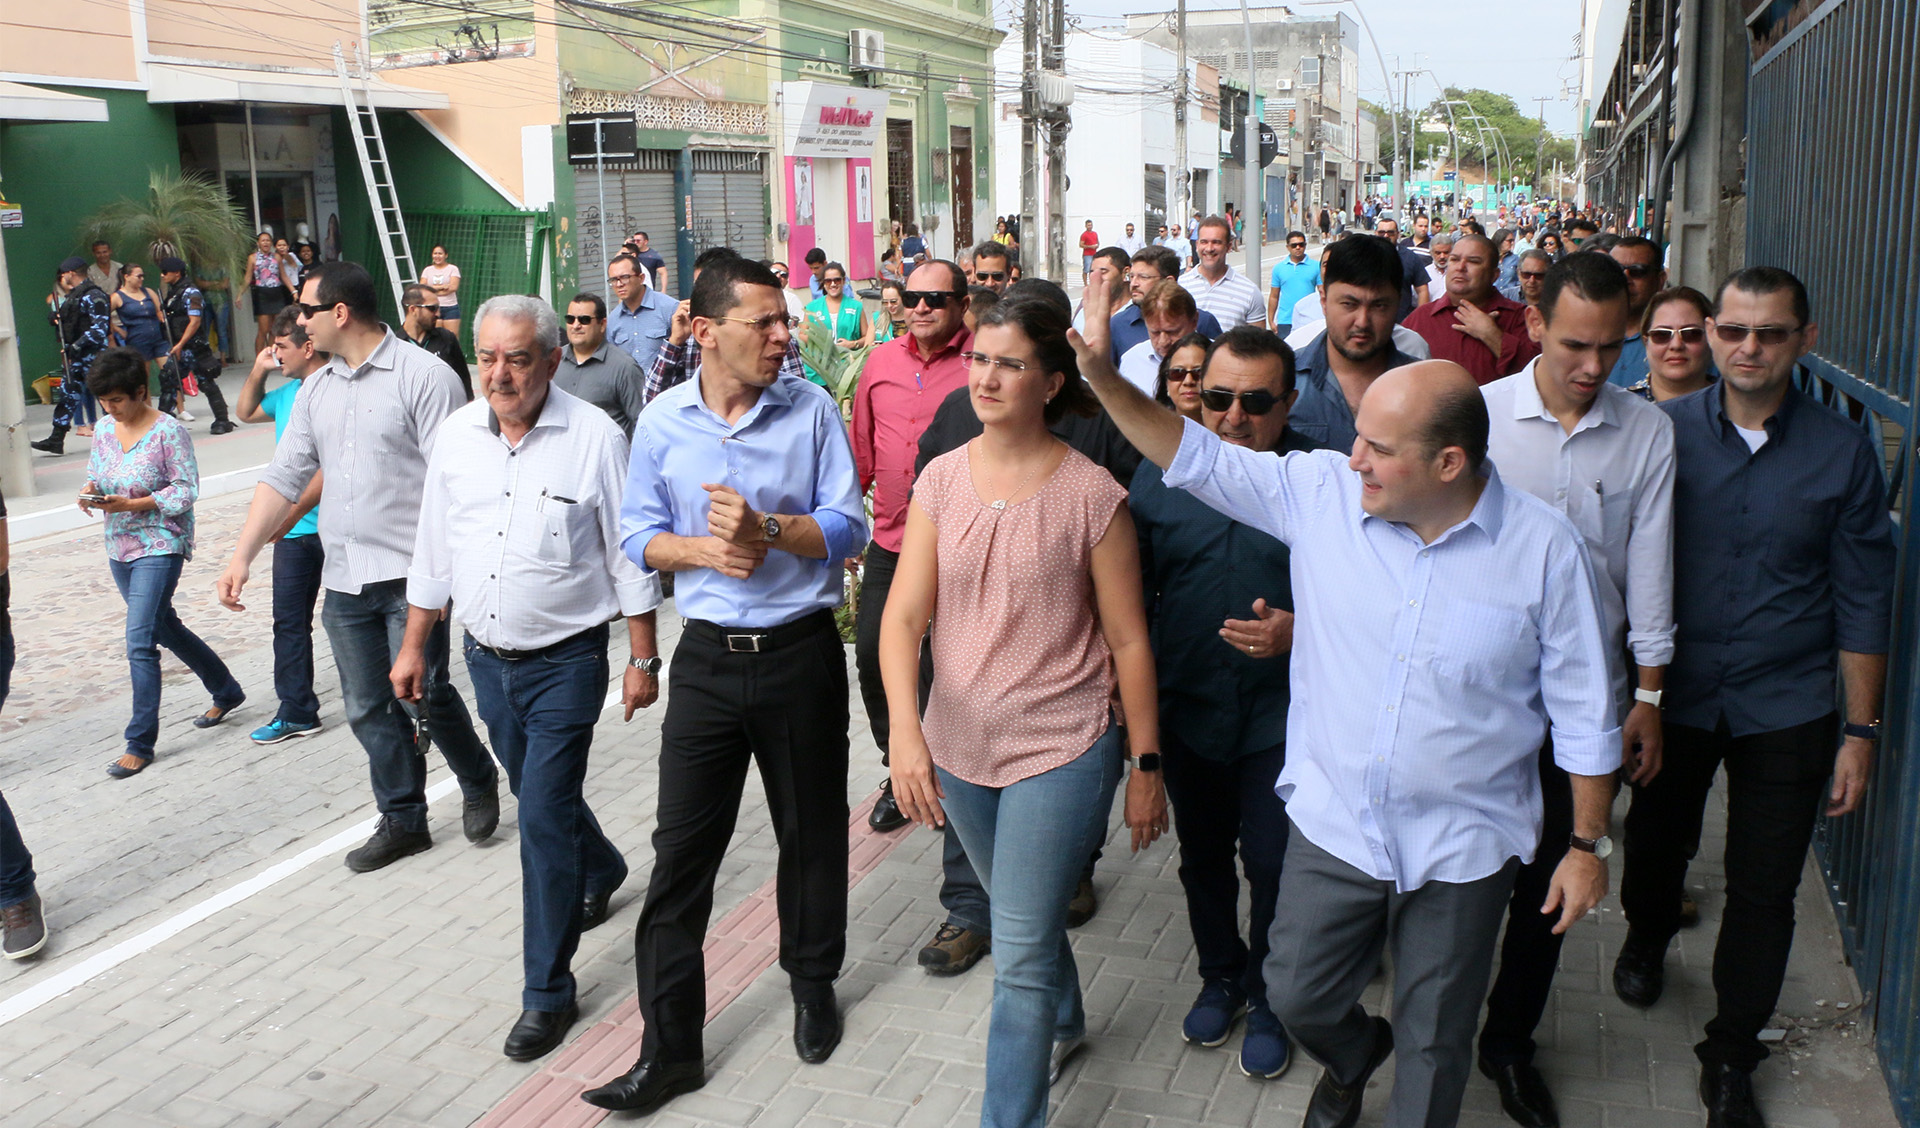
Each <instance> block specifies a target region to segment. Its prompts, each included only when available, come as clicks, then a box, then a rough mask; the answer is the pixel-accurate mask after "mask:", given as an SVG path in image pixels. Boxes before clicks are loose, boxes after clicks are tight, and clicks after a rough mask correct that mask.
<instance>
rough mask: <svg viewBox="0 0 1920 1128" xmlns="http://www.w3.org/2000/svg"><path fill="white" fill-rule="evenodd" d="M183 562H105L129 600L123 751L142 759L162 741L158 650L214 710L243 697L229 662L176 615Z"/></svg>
mask: <svg viewBox="0 0 1920 1128" xmlns="http://www.w3.org/2000/svg"><path fill="white" fill-rule="evenodd" d="M185 564H186V560H185V559H184V558H183V557H180V556H174V555H168V556H142V557H141V558H140V559H138V560H109V561H107V566H108V567H109V568H110V569H112V571H113V582H114V584H115V585H116V586H118V587H119V589H120V598H122V599H124V600H126V601H127V665H128V666H129V667H130V668H131V670H132V674H133V718H132V719H131V720H129V721H128V722H127V734H126V735H127V752H128V753H129V754H131V755H134V756H138V757H140V758H141V759H142V760H151V759H153V744H154V741H156V740H158V739H159V738H160V648H161V647H163V646H164V647H166V648H167V649H168V650H171V651H173V653H174V656H175V657H177V658H179V659H180V660H181V661H182V662H185V663H186V664H187V668H188V669H190V670H192V671H193V672H194V674H195V675H197V676H198V677H199V678H200V684H201V685H204V686H206V687H207V692H208V693H211V694H213V704H214V706H215V707H216V708H220V709H231V708H233V707H234V706H235V705H238V704H240V702H241V701H242V700H244V699H245V698H246V693H245V692H243V691H242V690H241V688H240V683H239V682H236V681H234V680H233V674H231V673H230V672H228V670H227V664H226V663H225V662H222V661H221V660H220V656H219V655H218V654H215V653H214V652H213V648H212V647H210V646H208V645H207V644H206V643H204V642H202V641H200V636H199V635H196V634H194V633H193V632H192V631H190V630H188V629H187V625H186V624H185V623H182V622H181V621H180V616H179V615H177V614H175V613H174V610H173V589H174V588H175V587H177V586H178V585H179V583H180V569H181V568H182V567H183V566H185Z"/></svg>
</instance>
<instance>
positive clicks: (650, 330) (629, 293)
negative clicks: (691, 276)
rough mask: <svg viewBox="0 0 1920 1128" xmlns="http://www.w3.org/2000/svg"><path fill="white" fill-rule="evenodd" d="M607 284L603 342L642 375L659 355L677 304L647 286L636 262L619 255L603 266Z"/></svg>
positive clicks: (633, 259)
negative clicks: (621, 353) (608, 298)
mask: <svg viewBox="0 0 1920 1128" xmlns="http://www.w3.org/2000/svg"><path fill="white" fill-rule="evenodd" d="M607 284H608V285H609V286H611V287H613V301H612V302H610V303H609V304H608V307H607V340H608V341H609V342H610V343H611V344H613V345H615V346H617V347H618V348H620V349H622V350H624V351H625V352H626V354H627V355H628V356H630V357H632V358H633V362H634V363H635V364H637V365H639V366H640V371H642V372H645V371H646V370H647V369H648V368H651V367H652V366H653V358H654V357H656V356H659V355H660V346H662V345H664V344H666V343H667V334H668V332H669V331H670V330H671V329H672V328H673V311H674V310H676V309H678V308H679V307H680V303H679V302H676V301H674V300H673V299H672V298H669V297H667V296H666V295H665V294H662V293H660V292H659V291H658V290H655V289H654V288H653V287H651V286H648V285H647V276H646V275H645V274H644V273H642V272H641V270H640V260H638V259H636V258H634V257H633V256H632V255H619V256H616V257H615V258H614V260H613V261H612V262H611V263H608V264H607Z"/></svg>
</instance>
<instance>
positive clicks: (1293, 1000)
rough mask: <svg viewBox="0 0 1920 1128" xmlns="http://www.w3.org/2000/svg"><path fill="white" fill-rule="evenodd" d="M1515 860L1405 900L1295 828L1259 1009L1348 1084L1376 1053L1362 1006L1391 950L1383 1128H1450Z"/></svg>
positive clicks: (1428, 887) (1517, 864)
mask: <svg viewBox="0 0 1920 1128" xmlns="http://www.w3.org/2000/svg"><path fill="white" fill-rule="evenodd" d="M1519 868H1520V862H1519V859H1517V858H1509V859H1508V860H1507V864H1506V865H1505V866H1504V867H1502V868H1501V869H1500V871H1499V872H1498V873H1495V874H1492V875H1491V876H1488V877H1484V878H1481V879H1480V880H1478V881H1470V882H1466V883H1463V884H1453V883H1449V882H1443V881H1430V882H1428V883H1427V884H1425V885H1423V886H1421V887H1420V888H1418V889H1415V890H1413V891H1412V892H1408V893H1396V892H1395V891H1394V888H1393V883H1392V882H1388V881H1376V880H1374V879H1373V878H1371V877H1368V876H1367V875H1366V874H1364V873H1362V872H1361V871H1359V870H1357V869H1355V868H1354V867H1352V866H1350V865H1348V864H1347V863H1345V862H1343V861H1341V860H1340V859H1339V858H1336V857H1334V856H1333V855H1332V854H1329V853H1327V852H1326V851H1325V850H1322V849H1320V848H1319V847H1318V846H1315V845H1314V844H1313V843H1312V842H1311V841H1309V840H1308V839H1307V836H1306V835H1305V834H1304V833H1302V832H1301V831H1300V828H1299V827H1297V826H1296V827H1294V828H1293V833H1292V835H1291V836H1290V837H1289V838H1288V840H1287V860H1286V864H1285V865H1284V866H1282V867H1281V870H1280V911H1279V912H1278V914H1276V915H1275V917H1274V921H1273V931H1272V933H1271V938H1272V950H1271V952H1270V953H1269V955H1268V956H1267V964H1266V970H1267V999H1268V1002H1269V1003H1271V1004H1272V1006H1273V1012H1274V1014H1275V1015H1277V1016H1278V1017H1279V1019H1280V1021H1281V1022H1282V1023H1283V1024H1285V1026H1286V1028H1287V1032H1288V1033H1289V1034H1291V1035H1293V1040H1294V1041H1295V1042H1297V1043H1299V1045H1300V1048H1301V1049H1304V1050H1306V1051H1307V1052H1308V1053H1309V1054H1312V1055H1313V1057H1314V1059H1315V1060H1317V1061H1319V1062H1320V1064H1321V1065H1324V1066H1326V1068H1327V1071H1328V1072H1329V1073H1331V1074H1332V1075H1333V1078H1334V1080H1336V1081H1339V1082H1341V1083H1343V1084H1351V1083H1352V1082H1353V1081H1354V1080H1356V1079H1357V1078H1358V1077H1359V1076H1360V1072H1361V1070H1363V1069H1365V1068H1366V1065H1367V1060H1368V1058H1369V1056H1370V1055H1371V1054H1372V1052H1373V1038H1374V1033H1373V1020H1372V1019H1370V1018H1368V1017H1367V1013H1366V1011H1365V1009H1363V1008H1362V1007H1361V1006H1360V994H1361V992H1362V991H1364V990H1366V986H1367V982H1368V981H1369V980H1370V979H1371V978H1372V977H1373V971H1374V968H1375V967H1376V966H1377V965H1378V964H1379V961H1380V950H1381V948H1382V947H1383V946H1384V945H1386V944H1389V943H1391V944H1392V946H1393V1043H1394V1050H1395V1053H1396V1055H1397V1058H1398V1060H1397V1062H1396V1064H1395V1065H1394V1078H1393V1096H1392V1097H1391V1098H1390V1099H1389V1101H1388V1104H1387V1117H1386V1124H1387V1125H1388V1126H1389V1128H1452V1125H1453V1124H1454V1123H1455V1122H1456V1121H1458V1120H1459V1118H1460V1098H1461V1095H1462V1094H1463V1093H1464V1092H1465V1091H1466V1088H1467V1078H1468V1077H1469V1075H1470V1074H1471V1072H1472V1065H1473V1035H1474V1030H1475V1028H1476V1027H1477V1025H1478V1024H1479V1020H1480V1004H1481V1002H1482V1001H1483V1000H1484V999H1485V998H1486V997H1487V979H1488V977H1489V976H1490V974H1491V973H1492V969H1493V949H1494V940H1495V938H1496V937H1497V936H1498V934H1499V930H1500V921H1501V919H1502V917H1503V916H1504V915H1505V913H1506V908H1507V899H1508V897H1509V896H1510V895H1511V893H1512V890H1513V878H1514V874H1515V873H1516V872H1517V871H1518V870H1519Z"/></svg>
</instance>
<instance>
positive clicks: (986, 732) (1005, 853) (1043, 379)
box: [880, 298, 1167, 1128]
mask: <svg viewBox="0 0 1920 1128" xmlns="http://www.w3.org/2000/svg"><path fill="white" fill-rule="evenodd" d="M1067 329H1068V318H1067V314H1066V312H1065V311H1064V310H1060V309H1057V308H1056V307H1055V306H1054V305H1052V304H1050V303H1048V302H1047V301H1045V300H1044V299H1039V298H1014V299H1012V300H1009V301H1003V302H1001V303H1000V304H999V305H997V306H995V307H994V308H993V309H991V310H989V311H988V312H987V313H986V314H985V315H983V316H982V317H981V319H980V326H979V329H978V331H977V333H976V334H975V336H974V339H973V349H974V351H973V352H971V353H969V354H968V355H967V361H968V365H969V369H968V374H967V385H968V390H969V393H970V394H971V396H972V400H973V409H974V412H975V414H977V415H978V416H979V417H980V422H981V425H982V427H983V428H984V432H983V433H982V434H981V436H980V437H979V438H977V439H974V440H973V441H972V442H969V443H968V444H967V445H966V446H964V447H962V448H961V449H959V450H956V451H952V452H950V453H948V454H944V455H942V456H940V457H939V458H936V459H934V460H933V461H932V462H930V463H928V464H927V468H926V470H925V471H924V472H923V473H922V474H921V475H920V479H919V481H918V482H917V483H916V484H915V486H914V495H913V503H912V506H911V508H910V509H909V510H908V513H907V529H906V539H905V543H904V545H903V546H902V550H901V553H900V565H899V571H898V572H897V573H896V574H895V577H894V581H893V590H892V592H891V593H890V594H889V595H888V598H887V608H886V611H885V613H884V616H883V618H882V620H881V628H880V669H881V677H882V680H883V682H884V683H885V685H886V691H887V700H888V705H889V707H890V711H891V716H892V717H893V722H892V724H893V727H892V730H891V733H890V740H891V746H892V750H891V761H892V774H893V794H894V796H895V798H896V799H897V800H898V802H899V804H900V810H901V811H902V812H903V813H905V814H906V815H907V817H909V818H911V819H913V820H914V821H915V822H918V823H921V824H923V825H928V826H944V825H945V823H946V820H947V819H948V818H952V819H953V826H954V830H955V831H956V832H958V834H959V835H960V841H961V844H962V845H963V846H965V847H966V851H967V857H968V858H969V859H971V860H972V862H973V864H974V868H975V869H977V870H978V871H979V874H980V878H981V880H982V881H983V882H985V884H986V887H987V893H988V896H989V898H990V899H991V901H992V906H993V907H992V935H993V953H994V987H993V1018H992V1022H991V1025H990V1027H989V1031H988V1035H987V1088H986V1097H985V1100H984V1102H983V1104H982V1106H981V1114H980V1122H981V1124H982V1125H986V1126H990V1128H1040V1126H1041V1125H1043V1124H1044V1123H1045V1122H1046V1116H1047V1089H1048V1086H1049V1084H1050V1083H1051V1080H1052V1079H1057V1078H1058V1076H1059V1070H1060V1064H1061V1063H1062V1062H1063V1061H1064V1060H1065V1059H1066V1057H1067V1056H1068V1055H1069V1054H1071V1053H1072V1052H1073V1051H1074V1050H1075V1049H1077V1048H1078V1047H1079V1046H1080V1044H1081V1042H1082V1040H1083V1039H1084V1036H1085V1033H1086V1015H1085V1013H1084V1011H1083V1010H1082V1007H1081V999H1080V978H1079V973H1078V971H1077V970H1076V968H1075V966H1074V961H1073V950H1072V948H1071V947H1070V946H1069V944H1068V943H1067V930H1066V913H1067V901H1068V899H1069V898H1070V897H1071V896H1072V894H1073V890H1074V886H1075V883H1076V882H1077V881H1078V880H1079V878H1080V872H1081V869H1082V867H1083V866H1084V865H1085V863H1086V859H1087V855H1088V854H1090V853H1092V851H1093V848H1094V847H1095V846H1096V845H1098V844H1099V843H1100V842H1102V841H1103V840H1104V839H1105V838H1106V834H1107V816H1108V813H1109V812H1110V811H1111V810H1112V809H1113V792H1114V790H1115V788H1116V787H1117V786H1118V784H1119V780H1120V776H1121V774H1122V772H1123V770H1124V761H1125V760H1126V759H1127V757H1128V752H1129V750H1130V751H1131V753H1132V756H1133V758H1134V760H1135V763H1136V766H1135V769H1134V771H1133V772H1132V773H1131V775H1130V776H1129V778H1128V780H1127V788H1126V822H1127V825H1128V826H1129V827H1131V828H1132V837H1133V848H1134V849H1135V850H1138V849H1140V848H1141V847H1143V846H1146V845H1149V844H1151V843H1152V842H1153V841H1154V840H1155V839H1157V838H1158V837H1159V836H1160V835H1161V833H1163V832H1164V831H1165V830H1166V828H1167V800H1166V790H1165V788H1164V786H1163V784H1162V782H1161V777H1160V772H1159V749H1160V736H1159V718H1158V703H1157V698H1156V693H1155V683H1154V671H1153V654H1152V651H1151V650H1150V649H1149V644H1148V637H1147V623H1146V614H1145V612H1144V610H1143V609H1142V605H1141V595H1140V563H1139V547H1138V542H1137V541H1136V540H1135V538H1134V530H1133V519H1132V517H1131V515H1130V514H1129V513H1128V511H1127V506H1126V499H1127V494H1126V491H1125V490H1123V489H1121V488H1120V486H1119V485H1118V484H1117V483H1116V482H1115V481H1114V480H1113V477H1112V476H1111V475H1110V474H1108V473H1107V472H1106V471H1105V470H1103V469H1101V468H1100V467H1099V466H1097V465H1095V464H1094V463H1093V462H1091V461H1089V460H1088V459H1087V458H1086V457H1085V456H1084V455H1081V454H1080V453H1078V452H1077V451H1074V450H1072V449H1070V448H1069V447H1068V446H1067V445H1066V444H1064V443H1062V442H1061V441H1060V440H1059V439H1057V438H1055V437H1054V436H1053V434H1052V433H1051V432H1050V431H1049V430H1048V429H1047V425H1048V424H1049V423H1051V422H1053V421H1055V420H1057V419H1059V417H1060V416H1061V415H1063V414H1064V413H1066V412H1068V411H1077V412H1081V413H1083V414H1092V413H1093V411H1095V410H1097V405H1096V403H1095V401H1094V399H1093V393H1092V392H1091V390H1090V389H1088V387H1087V385H1086V383H1085V382H1084V381H1083V380H1082V379H1081V378H1080V374H1079V369H1078V367H1077V366H1076V364H1075V361H1074V354H1073V349H1072V347H1071V346H1070V345H1069V344H1068V342H1067ZM930 623H931V625H932V636H933V667H934V677H933V686H932V690H931V693H930V695H929V698H928V701H927V712H926V719H925V721H924V722H923V721H922V720H921V719H920V717H919V710H918V708H917V705H918V702H917V701H916V691H917V688H918V687H917V683H918V677H919V659H918V654H919V649H920V639H921V638H922V636H923V635H925V634H926V633H927V629H928V626H929V624H930ZM1116 683H1117V685H1118V689H1119V696H1120V703H1121V705H1122V706H1123V708H1124V710H1125V715H1126V718H1127V720H1128V721H1129V724H1128V725H1127V726H1125V727H1121V726H1120V725H1119V724H1118V723H1117V722H1116V719H1115V718H1114V717H1113V715H1112V713H1111V701H1112V698H1113V693H1114V689H1115V686H1116Z"/></svg>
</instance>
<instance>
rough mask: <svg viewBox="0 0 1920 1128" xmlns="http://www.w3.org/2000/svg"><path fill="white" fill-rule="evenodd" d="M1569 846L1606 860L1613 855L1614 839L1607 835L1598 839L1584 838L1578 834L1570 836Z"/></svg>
mask: <svg viewBox="0 0 1920 1128" xmlns="http://www.w3.org/2000/svg"><path fill="white" fill-rule="evenodd" d="M1567 845H1568V846H1570V847H1572V848H1573V849H1575V850H1585V851H1586V852H1587V853H1589V854H1592V855H1593V856H1594V857H1596V858H1605V857H1607V856H1608V855H1610V854H1612V853H1613V839H1611V838H1608V837H1607V836H1606V835H1604V834H1603V835H1601V836H1600V837H1598V838H1582V837H1580V836H1579V835H1577V834H1574V835H1569V836H1568V839H1567Z"/></svg>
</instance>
